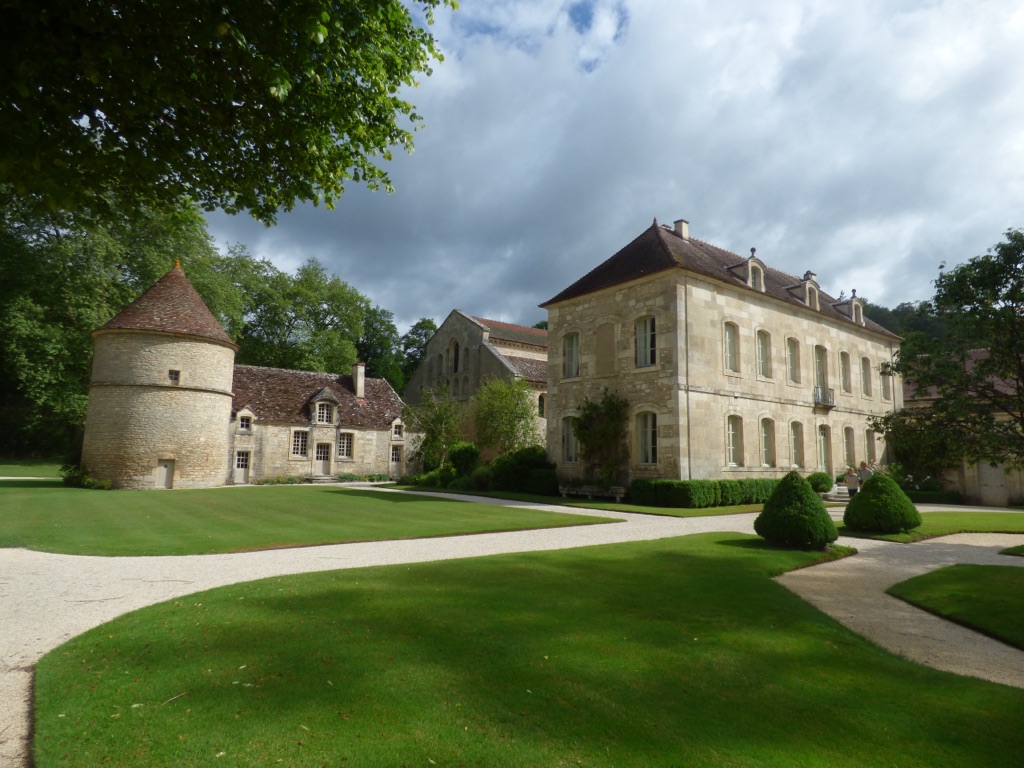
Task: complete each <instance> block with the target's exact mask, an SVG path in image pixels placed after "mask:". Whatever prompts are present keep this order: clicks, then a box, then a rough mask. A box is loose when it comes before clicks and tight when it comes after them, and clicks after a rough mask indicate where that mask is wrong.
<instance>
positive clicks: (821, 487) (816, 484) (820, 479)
mask: <svg viewBox="0 0 1024 768" xmlns="http://www.w3.org/2000/svg"><path fill="white" fill-rule="evenodd" d="M807 482H808V483H810V484H811V490H813V491H814V492H815V493H828V492H829V491H831V490H832V486H833V485H834V483H835V481H834V480H833V479H832V475H830V474H829V473H828V472H812V473H811V474H809V475H808V476H807Z"/></svg>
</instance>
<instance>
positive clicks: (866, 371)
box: [860, 357, 871, 397]
mask: <svg viewBox="0 0 1024 768" xmlns="http://www.w3.org/2000/svg"><path fill="white" fill-rule="evenodd" d="M860 391H861V394H862V395H864V397H871V361H870V360H868V359H867V358H866V357H862V358H861V359H860Z"/></svg>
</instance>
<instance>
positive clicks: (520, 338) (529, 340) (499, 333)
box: [472, 317, 548, 349]
mask: <svg viewBox="0 0 1024 768" xmlns="http://www.w3.org/2000/svg"><path fill="white" fill-rule="evenodd" d="M472 319H473V320H475V321H476V322H477V323H479V324H480V325H482V326H484V328H486V329H487V331H488V332H489V334H488V338H489V339H490V340H491V341H512V342H515V343H517V344H530V345H532V346H535V347H543V348H544V349H547V346H548V332H547V331H545V330H544V329H542V328H527V327H526V326H525V325H513V324H512V323H503V322H501V321H500V320H488V319H486V318H483V317H474V318H472Z"/></svg>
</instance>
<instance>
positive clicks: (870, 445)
mask: <svg viewBox="0 0 1024 768" xmlns="http://www.w3.org/2000/svg"><path fill="white" fill-rule="evenodd" d="M864 455H865V457H866V458H867V462H868V464H874V463H875V430H873V429H869V430H867V431H866V432H865V433H864Z"/></svg>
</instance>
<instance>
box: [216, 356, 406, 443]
mask: <svg viewBox="0 0 1024 768" xmlns="http://www.w3.org/2000/svg"><path fill="white" fill-rule="evenodd" d="M363 394H364V395H365V397H363V398H362V399H359V398H357V397H356V393H355V386H354V384H353V381H352V377H351V376H344V375H341V374H338V373H315V372H312V371H289V370H285V369H283V368H261V367H259V366H255V365H236V366H235V379H234V398H233V400H232V406H231V409H232V413H237V412H238V411H240V410H242V409H243V408H248V409H249V410H251V411H252V412H253V413H254V414H255V416H256V418H257V420H259V421H262V422H265V423H266V422H269V423H276V424H309V423H310V411H309V407H308V406H309V403H311V402H312V401H313V400H315V399H317V400H319V399H330V398H333V399H334V400H335V401H336V402H337V404H338V424H339V425H340V426H343V427H364V428H367V429H387V428H390V426H391V424H392V423H393V422H394V420H395V419H397V418H399V417H400V416H401V415H402V400H401V398H399V397H398V395H397V394H396V393H395V390H393V389H392V388H391V385H390V384H388V382H387V381H386V380H385V379H369V378H368V379H366V381H365V383H364V389H363ZM327 395H329V396H330V397H327Z"/></svg>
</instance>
